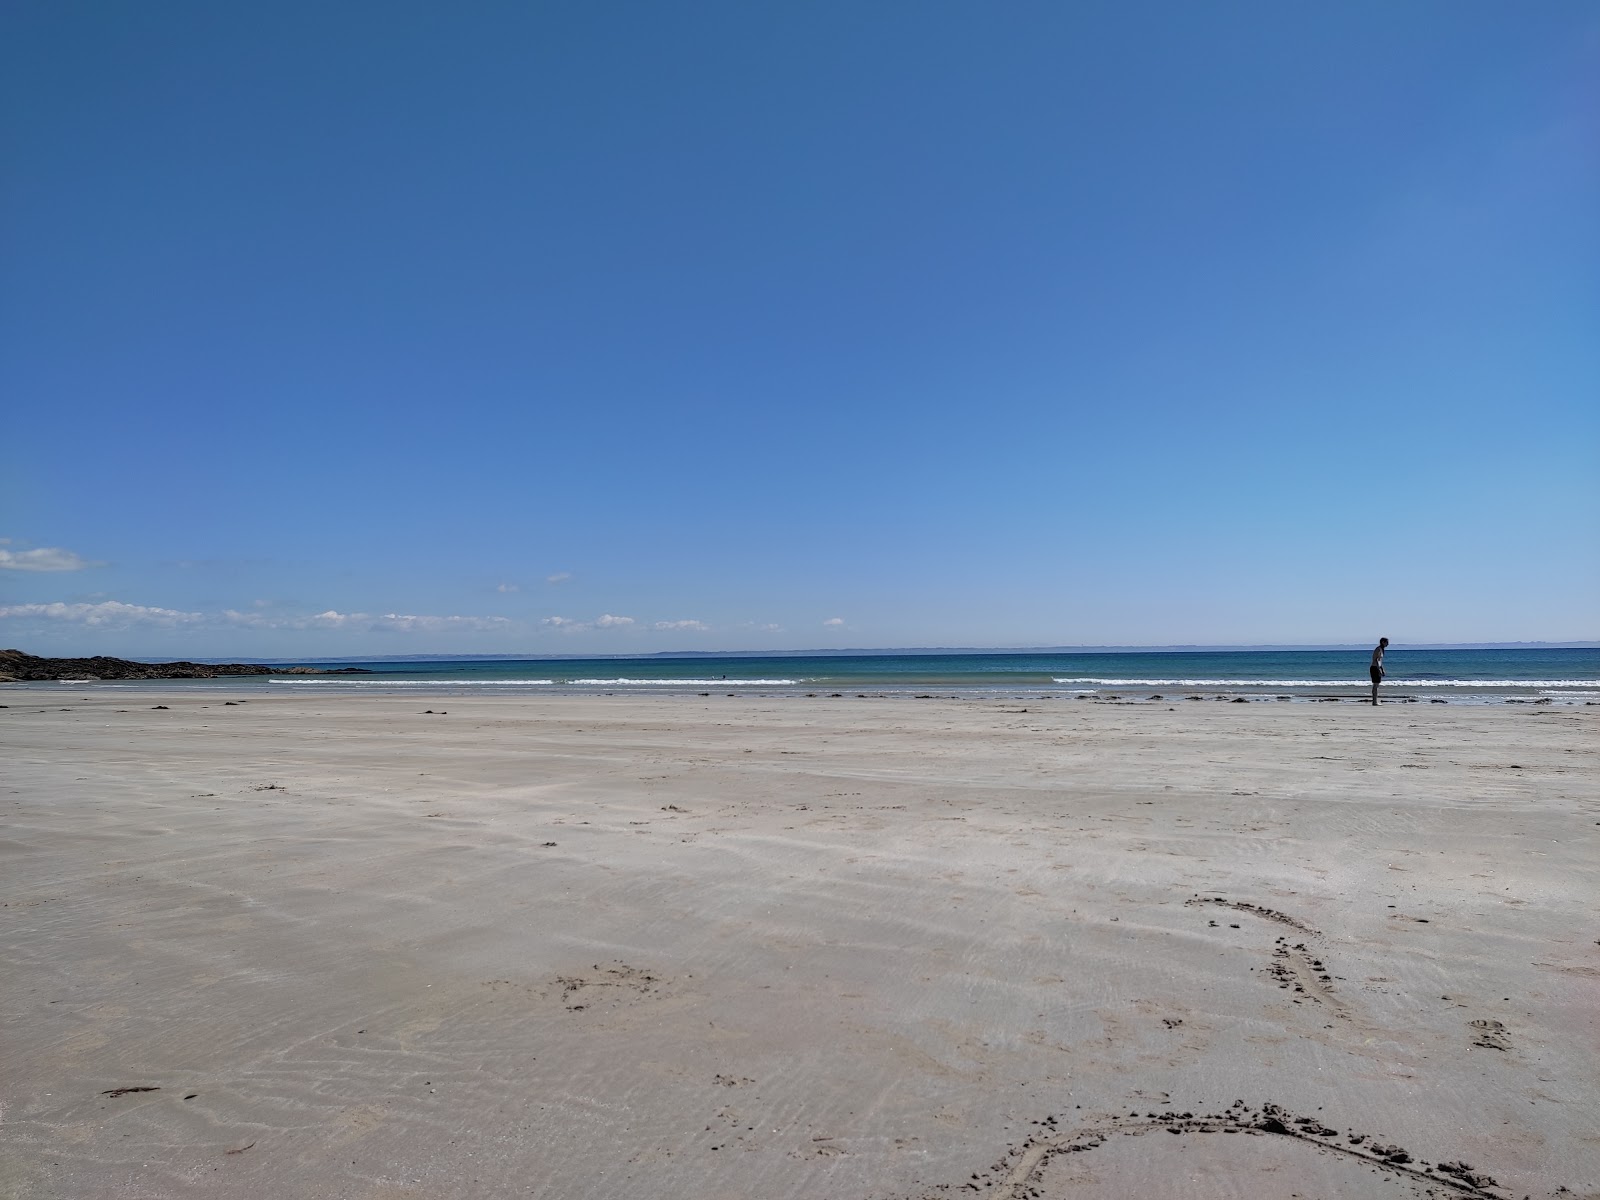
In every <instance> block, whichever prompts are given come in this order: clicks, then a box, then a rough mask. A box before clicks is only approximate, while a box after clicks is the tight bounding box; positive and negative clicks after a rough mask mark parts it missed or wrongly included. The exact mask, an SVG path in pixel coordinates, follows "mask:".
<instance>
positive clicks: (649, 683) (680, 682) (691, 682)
mask: <svg viewBox="0 0 1600 1200" xmlns="http://www.w3.org/2000/svg"><path fill="white" fill-rule="evenodd" d="M568 682H569V683H572V684H574V685H576V686H578V687H787V686H789V685H790V684H795V683H799V682H800V681H799V680H798V679H572V680H569V681H568Z"/></svg>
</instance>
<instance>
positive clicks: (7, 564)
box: [0, 538, 105, 571]
mask: <svg viewBox="0 0 1600 1200" xmlns="http://www.w3.org/2000/svg"><path fill="white" fill-rule="evenodd" d="M9 545H12V541H11V539H10V538H0V547H3V546H9ZM104 565H105V564H104V563H97V562H90V561H89V560H88V559H86V558H83V557H81V556H79V555H77V554H74V553H73V552H72V551H71V550H63V549H61V547H59V546H38V547H35V548H34V549H32V550H5V549H0V570H5V571H83V570H86V569H87V568H89V567H103V566H104Z"/></svg>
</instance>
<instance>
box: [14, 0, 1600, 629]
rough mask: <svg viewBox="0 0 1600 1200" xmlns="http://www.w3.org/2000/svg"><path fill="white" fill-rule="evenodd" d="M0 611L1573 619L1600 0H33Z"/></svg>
mask: <svg viewBox="0 0 1600 1200" xmlns="http://www.w3.org/2000/svg"><path fill="white" fill-rule="evenodd" d="M0 89H3V104H4V132H3V137H4V142H3V146H0V152H3V155H0V156H3V159H4V164H5V165H4V168H3V170H4V178H3V193H0V205H3V207H0V236H3V239H4V242H3V247H0V249H3V255H4V270H3V281H0V386H3V391H4V396H5V399H4V402H3V410H0V441H3V446H4V450H3V457H0V461H3V464H4V466H3V470H0V537H3V538H6V539H8V540H6V541H5V542H3V543H0V645H8V646H19V647H21V648H23V649H28V650H32V651H34V652H36V653H67V652H84V653H89V652H95V653H128V654H162V653H169V652H170V653H190V654H196V655H202V654H219V655H228V654H239V655H241V656H245V655H259V656H265V655H268V654H284V655H295V654H305V655H312V654H319V655H337V654H351V655H359V654H364V653H373V654H380V653H411V652H415V653H422V652H451V651H460V652H484V651H497V650H504V651H516V652H538V651H546V650H548V651H553V652H562V653H572V652H587V651H599V652H627V651H634V650H638V651H647V650H657V649H683V648H700V649H731V648H801V647H824V646H863V645H867V646H895V645H940V644H943V645H994V646H1004V645H1017V644H1062V643H1070V644H1094V643H1123V644H1130V643H1131V644H1156V643H1176V642H1188V643H1265V642H1280V643H1288V642H1293V643H1307V642H1344V641H1362V642H1364V641H1369V640H1371V639H1373V638H1375V637H1376V636H1377V635H1379V634H1387V635H1388V636H1389V637H1391V638H1394V639H1396V640H1397V641H1455V640H1467V641H1489V640H1515V639H1549V640H1567V639H1584V638H1593V637H1596V636H1597V635H1600V603H1597V598H1600V549H1597V547H1600V150H1597V148H1600V117H1597V114H1600V7H1596V6H1595V5H1594V4H1593V3H1591V2H1589V0H1578V2H1562V0H1550V2H1544V3H1538V4H1532V5H1517V4H1509V3H1485V2H1481V0H1448V2H1429V0H1408V2H1407V3H1403V4H1394V3H1391V2H1387V0H1385V2H1383V3H1342V4H1329V5H1306V4H1297V5H1284V4H1280V3H1268V2H1260V3H1231V4H1229V3H1219V4H1210V3H1207V4H1192V3H1166V4H1157V3H1137V4H1126V3H1106V4H1094V3H1071V4H1066V3H1058V2H1055V0H1050V2H1026V0H1024V2H1016V3H1007V4H1001V5H996V4H981V3H977V2H975V0H974V2H970V3H944V2H939V0H914V2H903V3H889V2H881V3H880V2H873V3H860V2H859V0H850V2H848V3H826V2H821V3H805V4H792V5H786V6H780V5H761V4H749V3H745V2H742V0H740V2H733V0H730V2H727V3H700V2H685V3H675V4H659V3H606V2H604V0H601V2H597V3H588V4H551V3H517V4H511V3H506V4H480V5H467V6H462V5H447V4H431V5H423V4H413V3H403V2H395V0H384V2H383V3H339V2H334V3H317V4H301V3H273V4H256V5H244V4H220V5H219V4H214V3H206V4H201V3H186V2H182V0H166V2H163V3H158V4H134V3H110V2H100V3H60V2H57V0H48V2H28V0H19V2H18V3H14V4H12V5H11V6H10V7H9V8H8V15H7V18H6V32H5V36H4V38H3V39H0Z"/></svg>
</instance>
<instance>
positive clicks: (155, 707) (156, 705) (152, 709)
mask: <svg viewBox="0 0 1600 1200" xmlns="http://www.w3.org/2000/svg"><path fill="white" fill-rule="evenodd" d="M166 707H167V706H166V705H165V704H152V705H151V706H150V711H151V712H154V711H155V710H156V709H158V708H166Z"/></svg>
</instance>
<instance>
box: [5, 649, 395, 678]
mask: <svg viewBox="0 0 1600 1200" xmlns="http://www.w3.org/2000/svg"><path fill="white" fill-rule="evenodd" d="M371 674H372V672H371V671H369V670H367V669H366V668H364V667H332V668H324V667H270V666H264V665H262V664H260V663H195V662H165V663H142V662H130V661H129V660H128V659H126V658H108V657H106V656H104V655H97V656H96V657H94V658H39V657H37V656H36V655H32V654H24V653H23V652H22V651H21V650H0V683H34V682H40V681H49V680H52V679H66V680H83V681H85V682H92V681H94V680H97V679H216V678H217V677H219V676H224V675H371Z"/></svg>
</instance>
